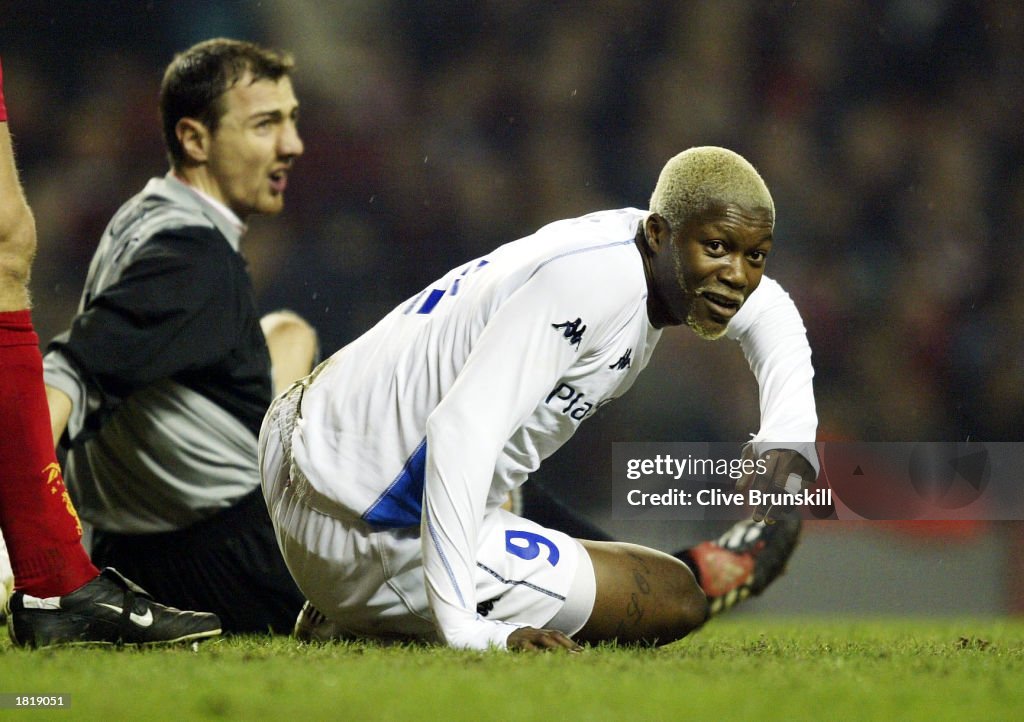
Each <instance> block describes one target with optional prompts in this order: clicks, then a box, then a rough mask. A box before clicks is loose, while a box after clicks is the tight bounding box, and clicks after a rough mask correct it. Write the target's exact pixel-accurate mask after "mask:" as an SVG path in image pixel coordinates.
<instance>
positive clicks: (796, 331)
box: [735, 279, 818, 442]
mask: <svg viewBox="0 0 1024 722" xmlns="http://www.w3.org/2000/svg"><path fill="white" fill-rule="evenodd" d="M757 293H758V294H761V296H760V297H759V298H758V299H757V301H756V305H755V306H754V308H753V309H751V310H755V311H756V313H753V314H751V315H749V316H748V317H745V318H742V319H740V321H741V324H740V327H739V328H738V329H736V331H737V333H736V336H735V337H736V338H737V339H738V340H739V342H740V345H741V347H742V348H743V353H744V354H745V356H746V357H747V361H748V363H749V364H750V368H751V370H752V371H753V373H754V376H755V377H756V378H757V383H758V389H759V396H760V408H761V429H760V431H759V432H758V435H757V438H758V439H763V440H771V441H780V442H798V441H804V442H806V441H814V438H815V434H816V431H817V426H818V416H817V411H816V407H815V402H814V387H813V378H814V367H813V365H812V364H811V347H810V344H809V343H808V342H807V331H806V329H805V328H804V324H803V319H802V318H801V317H800V312H799V311H798V310H797V308H796V305H795V304H794V303H793V301H792V299H791V298H790V297H789V295H788V294H787V293H786V292H785V291H784V290H782V288H781V287H780V286H779V285H778V284H777V283H775V282H774V281H769V279H765V282H764V283H762V287H761V288H759V289H758V291H757ZM751 300H752V301H753V300H754V297H753V296H752V297H751ZM741 312H742V311H741Z"/></svg>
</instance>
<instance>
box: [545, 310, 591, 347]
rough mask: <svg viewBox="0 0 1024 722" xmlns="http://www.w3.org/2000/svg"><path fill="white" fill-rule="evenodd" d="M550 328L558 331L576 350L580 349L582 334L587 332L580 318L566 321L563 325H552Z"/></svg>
mask: <svg viewBox="0 0 1024 722" xmlns="http://www.w3.org/2000/svg"><path fill="white" fill-rule="evenodd" d="M551 328H554V329H558V330H560V331H561V332H562V335H563V336H565V337H566V338H567V339H569V343H570V344H572V345H573V346H575V347H576V348H577V349H578V348H579V347H580V341H582V340H583V332H584V331H586V330H587V327H586V324H584V323H583V319H582V318H577V319H576V320H575V321H566V322H565V323H553V324H551Z"/></svg>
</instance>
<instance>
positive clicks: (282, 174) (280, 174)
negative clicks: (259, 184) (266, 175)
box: [270, 168, 288, 194]
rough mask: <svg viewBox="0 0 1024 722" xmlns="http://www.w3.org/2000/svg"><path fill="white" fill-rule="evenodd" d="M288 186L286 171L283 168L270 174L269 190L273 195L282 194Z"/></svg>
mask: <svg viewBox="0 0 1024 722" xmlns="http://www.w3.org/2000/svg"><path fill="white" fill-rule="evenodd" d="M287 186H288V171H287V169H285V168H281V169H278V170H276V171H274V172H273V173H271V174H270V190H271V191H273V192H274V193H275V194H281V193H284V189H285V188H286V187H287Z"/></svg>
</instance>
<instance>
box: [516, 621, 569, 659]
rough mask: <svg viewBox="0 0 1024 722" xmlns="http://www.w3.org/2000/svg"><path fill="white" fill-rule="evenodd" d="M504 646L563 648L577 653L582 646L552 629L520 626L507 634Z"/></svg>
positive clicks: (544, 649) (546, 649) (519, 648)
mask: <svg viewBox="0 0 1024 722" xmlns="http://www.w3.org/2000/svg"><path fill="white" fill-rule="evenodd" d="M506 646H507V647H508V648H509V649H510V650H512V649H514V650H529V651H531V652H551V651H555V650H559V649H564V650H565V651H567V652H574V653H579V652H582V651H583V647H581V646H580V645H578V644H576V642H574V641H572V640H571V639H569V637H567V636H565V635H564V634H562V633H561V632H556V631H555V630H554V629H537V628H535V627H520V628H519V629H517V630H516V631H514V632H512V634H510V635H508V640H507V641H506Z"/></svg>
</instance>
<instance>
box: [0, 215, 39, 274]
mask: <svg viewBox="0 0 1024 722" xmlns="http://www.w3.org/2000/svg"><path fill="white" fill-rule="evenodd" d="M35 255H36V224H35V219H34V218H33V217H32V213H31V212H30V211H29V210H28V208H27V207H23V208H18V209H17V211H16V212H14V213H12V214H10V215H6V216H5V217H4V218H2V219H0V278H2V279H3V280H2V281H0V283H3V284H4V285H17V286H27V285H28V280H29V272H30V270H31V268H32V259H33V258H35Z"/></svg>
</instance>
